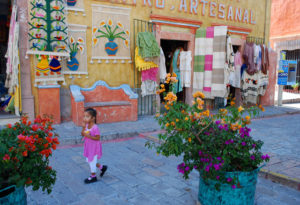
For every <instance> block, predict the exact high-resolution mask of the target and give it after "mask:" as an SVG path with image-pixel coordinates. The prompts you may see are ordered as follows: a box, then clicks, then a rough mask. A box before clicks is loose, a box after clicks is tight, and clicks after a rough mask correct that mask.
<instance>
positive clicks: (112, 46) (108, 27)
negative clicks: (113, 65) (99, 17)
mask: <svg viewBox="0 0 300 205" xmlns="http://www.w3.org/2000/svg"><path fill="white" fill-rule="evenodd" d="M100 38H106V39H107V40H108V42H107V43H106V44H105V51H106V53H107V55H108V56H116V54H117V52H118V49H119V46H118V44H117V43H116V42H115V39H122V40H123V41H124V44H125V46H126V47H128V46H129V40H128V39H129V31H128V30H126V31H125V30H124V26H123V24H121V23H120V22H118V23H117V25H115V26H113V21H112V20H111V19H109V20H108V22H107V23H106V22H105V21H102V22H101V23H100V27H99V28H97V27H94V28H93V46H96V45H97V44H98V42H99V40H100Z"/></svg>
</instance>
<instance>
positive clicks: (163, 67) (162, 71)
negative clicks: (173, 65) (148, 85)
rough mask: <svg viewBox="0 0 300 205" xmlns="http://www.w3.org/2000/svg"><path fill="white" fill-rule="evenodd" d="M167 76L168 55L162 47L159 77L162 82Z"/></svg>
mask: <svg viewBox="0 0 300 205" xmlns="http://www.w3.org/2000/svg"><path fill="white" fill-rule="evenodd" d="M166 76H167V68H166V57H165V54H164V51H163V49H162V48H161V47H160V59H159V78H160V81H161V82H164V81H165V78H166Z"/></svg>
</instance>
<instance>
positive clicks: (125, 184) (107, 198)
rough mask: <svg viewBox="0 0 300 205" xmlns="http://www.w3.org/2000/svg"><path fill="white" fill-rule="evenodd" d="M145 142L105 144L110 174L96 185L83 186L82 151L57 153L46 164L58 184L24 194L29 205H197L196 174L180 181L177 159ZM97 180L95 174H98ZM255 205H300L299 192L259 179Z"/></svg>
mask: <svg viewBox="0 0 300 205" xmlns="http://www.w3.org/2000/svg"><path fill="white" fill-rule="evenodd" d="M145 142H146V140H145V139H143V138H139V137H136V138H134V139H131V140H123V141H119V142H115V141H112V142H105V143H104V144H103V158H102V159H101V160H100V162H101V163H103V164H106V165H108V171H107V172H106V174H105V175H104V177H103V178H101V179H100V180H99V181H98V182H96V183H93V184H89V185H86V184H84V183H83V180H84V179H85V178H86V177H88V176H89V166H88V164H87V163H86V161H85V158H84V157H83V147H82V145H76V146H73V147H72V148H62V147H60V148H59V149H57V150H56V151H55V152H54V155H53V157H52V158H51V160H50V164H51V166H52V167H53V168H54V169H55V170H57V181H56V184H55V185H54V188H53V192H52V193H51V194H50V195H47V194H45V193H42V191H37V192H33V191H31V189H27V190H26V192H27V196H28V205H39V204H41V205H65V204H70V205H86V204H97V205H182V204H184V205H195V204H196V200H197V195H198V185H199V174H198V173H197V172H195V171H194V172H193V173H192V174H191V177H190V179H189V180H184V179H183V178H182V175H181V174H180V173H178V171H177V169H176V167H177V165H178V164H179V163H181V160H182V159H181V158H180V157H178V158H176V157H169V158H166V157H163V156H161V155H159V156H157V155H156V152H155V150H149V149H147V148H145ZM98 174H99V172H98ZM255 204H256V205H271V204H272V205H296V204H300V194H299V192H298V191H296V190H293V189H291V188H289V187H284V186H282V185H280V184H276V183H273V182H271V181H268V180H265V179H263V178H259V179H258V183H257V190H256V200H255Z"/></svg>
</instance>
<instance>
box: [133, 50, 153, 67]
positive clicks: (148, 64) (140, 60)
mask: <svg viewBox="0 0 300 205" xmlns="http://www.w3.org/2000/svg"><path fill="white" fill-rule="evenodd" d="M135 66H136V68H137V69H138V70H139V71H142V70H148V69H150V68H157V67H158V65H157V64H155V63H153V62H146V61H144V59H143V58H142V57H141V56H139V49H138V47H136V48H135Z"/></svg>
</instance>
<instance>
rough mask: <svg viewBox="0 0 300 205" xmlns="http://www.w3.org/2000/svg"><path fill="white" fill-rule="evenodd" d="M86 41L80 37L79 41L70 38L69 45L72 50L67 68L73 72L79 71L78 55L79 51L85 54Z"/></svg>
mask: <svg viewBox="0 0 300 205" xmlns="http://www.w3.org/2000/svg"><path fill="white" fill-rule="evenodd" d="M83 44H84V40H83V38H81V37H79V38H78V39H77V41H75V39H74V37H72V36H71V37H70V43H69V49H70V61H68V63H67V67H68V68H69V69H70V70H71V71H76V70H78V67H79V62H78V60H77V59H76V55H77V53H78V51H80V53H81V54H83V52H84V46H83Z"/></svg>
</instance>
